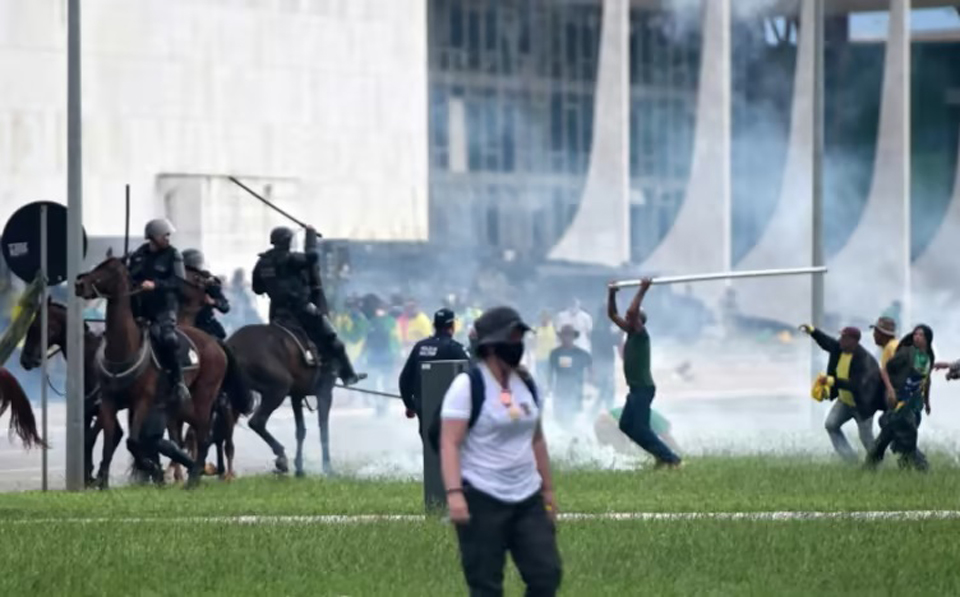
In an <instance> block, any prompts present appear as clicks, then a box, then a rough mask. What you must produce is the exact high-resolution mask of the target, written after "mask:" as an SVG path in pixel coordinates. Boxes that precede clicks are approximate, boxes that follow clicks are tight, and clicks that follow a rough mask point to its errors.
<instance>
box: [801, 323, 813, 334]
mask: <svg viewBox="0 0 960 597" xmlns="http://www.w3.org/2000/svg"><path fill="white" fill-rule="evenodd" d="M800 331H801V332H803V333H804V334H807V335H808V336H809V335H810V334H812V333H813V326H812V325H810V324H809V323H805V324H803V325H801V326H800Z"/></svg>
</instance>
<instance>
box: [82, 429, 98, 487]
mask: <svg viewBox="0 0 960 597" xmlns="http://www.w3.org/2000/svg"><path fill="white" fill-rule="evenodd" d="M90 419H92V420H90ZM102 430H103V424H101V423H100V419H99V418H97V417H93V416H91V417H90V418H89V419H88V420H87V424H86V425H84V428H83V448H84V450H83V457H84V462H83V464H84V468H85V469H86V470H85V471H84V481H85V483H86V485H87V487H90V486H92V485H93V484H94V478H93V448H94V446H96V444H97V436H98V435H100V431H102Z"/></svg>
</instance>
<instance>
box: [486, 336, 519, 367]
mask: <svg viewBox="0 0 960 597" xmlns="http://www.w3.org/2000/svg"><path fill="white" fill-rule="evenodd" d="M493 354H495V355H497V357H498V358H499V359H500V360H501V361H503V362H504V363H506V364H507V365H509V366H510V367H512V368H516V367H517V366H518V365H519V364H520V360H521V359H522V358H523V343H522V342H504V343H502V344H495V345H494V346H493Z"/></svg>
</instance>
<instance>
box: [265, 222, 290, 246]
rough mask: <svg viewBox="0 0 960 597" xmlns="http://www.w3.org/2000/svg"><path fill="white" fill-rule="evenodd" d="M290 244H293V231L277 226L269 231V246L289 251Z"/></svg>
mask: <svg viewBox="0 0 960 597" xmlns="http://www.w3.org/2000/svg"><path fill="white" fill-rule="evenodd" d="M291 242H293V230H290V229H289V228H287V227H285V226H279V227H277V228H274V229H273V230H271V231H270V244H271V245H273V246H274V247H277V248H282V249H287V250H289V249H290V243H291Z"/></svg>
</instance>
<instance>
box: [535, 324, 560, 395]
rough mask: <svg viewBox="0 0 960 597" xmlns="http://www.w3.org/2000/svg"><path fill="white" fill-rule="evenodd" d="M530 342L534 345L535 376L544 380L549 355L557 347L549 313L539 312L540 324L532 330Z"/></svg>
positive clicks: (548, 368)
mask: <svg viewBox="0 0 960 597" xmlns="http://www.w3.org/2000/svg"><path fill="white" fill-rule="evenodd" d="M530 340H531V342H533V344H534V346H533V354H534V358H535V359H536V361H537V362H536V368H537V371H536V373H537V376H539V377H540V378H541V379H542V380H546V379H547V377H548V376H549V374H550V353H551V352H553V349H554V348H556V347H557V330H556V328H554V327H553V318H552V317H551V316H550V311H546V310H544V311H541V312H540V323H539V324H538V325H537V326H536V327H535V328H533V334H531V336H530Z"/></svg>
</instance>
